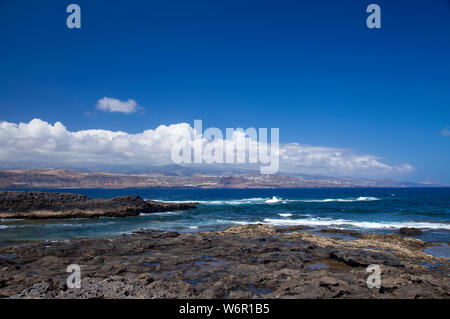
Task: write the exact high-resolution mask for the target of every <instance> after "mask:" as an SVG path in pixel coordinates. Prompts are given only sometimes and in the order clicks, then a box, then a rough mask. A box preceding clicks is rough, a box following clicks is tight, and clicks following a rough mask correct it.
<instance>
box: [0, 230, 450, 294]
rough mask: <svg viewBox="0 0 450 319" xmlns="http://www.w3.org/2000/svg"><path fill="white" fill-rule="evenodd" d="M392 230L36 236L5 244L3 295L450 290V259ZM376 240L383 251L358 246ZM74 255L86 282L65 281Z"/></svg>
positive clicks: (0, 252)
mask: <svg viewBox="0 0 450 319" xmlns="http://www.w3.org/2000/svg"><path fill="white" fill-rule="evenodd" d="M393 236H397V235H389V236H387V237H386V238H385V240H386V242H385V244H387V245H393V244H392V243H395V245H394V246H392V248H393V249H394V250H395V251H393V252H392V253H388V252H386V251H384V250H383V249H384V246H382V245H381V246H380V243H382V242H384V241H383V240H384V239H383V238H382V237H373V238H372V237H367V238H364V239H358V241H355V243H354V246H353V247H348V248H347V247H343V246H342V245H341V244H345V245H347V244H348V242H344V241H343V242H340V241H339V240H336V239H330V238H324V237H321V236H315V235H311V234H306V233H302V232H297V233H286V232H284V231H283V230H282V229H279V228H275V227H272V226H267V225H245V226H232V227H230V228H229V229H227V230H225V231H221V232H208V233H184V234H180V233H177V232H162V231H151V230H150V231H140V232H138V233H136V234H133V235H127V236H120V237H116V238H103V239H76V240H71V241H68V242H55V243H34V244H33V243H29V244H23V245H20V246H16V247H9V248H2V249H0V256H2V258H0V295H2V296H3V297H5V298H8V297H9V298H231V299H234V298H444V299H448V298H450V282H449V276H448V272H446V270H448V261H445V260H440V261H439V263H440V264H441V266H444V269H438V268H435V269H431V268H429V267H425V266H422V265H420V263H419V262H420V259H417V260H416V259H414V258H416V257H417V258H419V257H420V256H422V255H417V256H416V255H415V254H412V253H410V254H405V252H404V251H403V250H402V249H403V248H402V247H404V249H406V250H407V251H412V250H415V251H416V250H417V251H418V252H419V251H420V249H422V248H421V247H419V245H416V244H415V245H411V244H410V240H405V239H403V238H401V237H400V236H397V237H398V238H397V237H395V238H394V237H393ZM394 239H395V240H394ZM411 240H412V239H411ZM359 241H361V242H359ZM368 242H371V243H372V245H373V247H376V246H378V247H380V250H371V249H363V248H361V247H362V246H358V245H367V243H368ZM414 242H415V240H414ZM416 246H417V247H416ZM389 247H391V246H389ZM396 252H397V253H398V254H395V253H396ZM403 256H404V257H403ZM420 258H421V257H420ZM430 258H431V257H430ZM443 263H446V264H443ZM71 264H77V265H79V266H80V267H81V288H80V289H69V288H68V287H67V285H66V279H67V276H68V275H69V274H68V273H67V272H66V268H67V266H69V265H71ZM371 264H377V265H379V266H380V268H381V287H380V288H374V289H369V288H368V287H367V284H366V281H367V278H368V276H369V275H370V273H368V272H367V270H366V267H367V266H368V265H371Z"/></svg>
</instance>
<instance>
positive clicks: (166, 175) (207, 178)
mask: <svg viewBox="0 0 450 319" xmlns="http://www.w3.org/2000/svg"><path fill="white" fill-rule="evenodd" d="M439 186H449V185H444V184H437V183H429V182H424V183H412V182H397V181H393V180H389V179H381V180H370V179H365V178H349V177H342V178H340V177H326V176H315V175H306V174H302V175H297V176H290V175H281V174H280V175H261V174H259V173H257V172H232V171H229V172H220V171H219V170H218V171H217V172H214V171H210V172H203V173H200V172H199V171H197V170H195V169H194V170H190V169H189V168H186V167H161V168H159V169H155V170H152V171H149V172H146V173H134V174H133V173H127V174H125V173H107V172H83V171H76V170H69V169H16V170H0V188H133V187H136V188H150V187H192V188H316V187H439Z"/></svg>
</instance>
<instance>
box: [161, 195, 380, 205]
mask: <svg viewBox="0 0 450 319" xmlns="http://www.w3.org/2000/svg"><path fill="white" fill-rule="evenodd" d="M155 200H156V201H162V200H158V199H155ZM374 200H380V199H379V198H376V197H363V196H361V197H358V198H327V199H284V198H280V197H277V196H272V197H266V198H262V197H253V198H242V199H228V200H183V201H163V202H165V203H186V202H196V203H199V204H201V205H233V206H234V205H262V204H287V203H295V202H305V203H326V202H360V201H374Z"/></svg>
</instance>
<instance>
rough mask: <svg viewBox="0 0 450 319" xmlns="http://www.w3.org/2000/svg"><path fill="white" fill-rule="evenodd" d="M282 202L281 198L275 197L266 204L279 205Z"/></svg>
mask: <svg viewBox="0 0 450 319" xmlns="http://www.w3.org/2000/svg"><path fill="white" fill-rule="evenodd" d="M280 201H281V199H280V198H278V197H276V196H273V197H272V198H271V199H268V200H266V204H274V203H279V202H280Z"/></svg>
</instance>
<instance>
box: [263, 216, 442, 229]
mask: <svg viewBox="0 0 450 319" xmlns="http://www.w3.org/2000/svg"><path fill="white" fill-rule="evenodd" d="M264 223H266V224H268V225H273V226H297V225H305V226H353V227H358V228H366V229H398V228H402V227H414V228H421V229H446V230H450V224H442V223H427V222H363V221H361V222H360V221H353V220H345V219H321V218H308V219H271V218H266V219H264Z"/></svg>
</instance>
